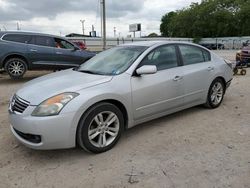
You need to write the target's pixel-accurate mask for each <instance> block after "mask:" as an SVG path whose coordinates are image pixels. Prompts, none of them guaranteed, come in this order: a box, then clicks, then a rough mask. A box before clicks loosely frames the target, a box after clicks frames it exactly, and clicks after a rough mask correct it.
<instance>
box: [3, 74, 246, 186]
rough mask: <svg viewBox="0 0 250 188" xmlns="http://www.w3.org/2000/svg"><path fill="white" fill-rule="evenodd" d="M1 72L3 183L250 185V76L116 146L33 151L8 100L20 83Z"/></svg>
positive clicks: (132, 133) (132, 132) (131, 134)
mask: <svg viewBox="0 0 250 188" xmlns="http://www.w3.org/2000/svg"><path fill="white" fill-rule="evenodd" d="M45 73H47V72H29V73H28V74H27V75H26V76H25V78H24V79H22V80H20V81H13V80H10V79H9V78H8V76H7V75H3V74H0V130H1V132H0V188H2V187H3V188H5V187H23V188H29V187H43V188H44V187H84V188H89V187H98V188H118V187H122V188H126V187H132V188H133V187H146V188H152V187H157V188H158V187H159V188H161V187H164V188H168V187H171V188H177V187H188V188H189V187H190V188H196V187H197V188H199V187H202V188H203V187H204V188H206V187H208V188H211V187H216V188H217V187H218V188H219V187H220V188H224V187H225V188H226V187H228V188H229V187H230V188H231V187H232V188H250V108H249V106H250V100H249V94H250V87H249V82H250V76H249V74H248V75H246V76H236V77H235V79H234V80H233V83H232V86H231V87H230V88H229V90H228V91H227V93H226V96H225V99H224V102H223V104H222V105H221V107H220V108H218V109H215V110H208V109H205V108H203V107H200V106H198V107H194V108H191V109H188V110H184V111H182V112H178V113H175V114H173V115H170V116H166V117H163V118H160V119H157V120H154V121H151V122H149V123H144V124H142V125H139V126H136V127H135V128H132V129H130V130H128V131H126V132H125V133H124V135H123V136H122V138H121V140H120V142H119V143H118V144H117V145H116V147H115V148H113V149H112V150H110V151H108V152H106V153H103V154H98V155H93V154H89V153H86V152H85V151H82V150H80V149H69V150H55V151H35V150H31V149H28V148H26V147H24V146H23V145H21V144H19V143H18V142H17V141H16V140H15V139H14V137H13V136H12V134H11V132H10V130H9V122H8V113H7V103H8V99H9V97H10V95H11V94H12V93H14V92H15V91H16V90H17V89H18V88H19V87H21V85H22V84H23V83H24V82H26V81H28V80H30V79H32V78H35V77H37V76H40V75H43V74H45Z"/></svg>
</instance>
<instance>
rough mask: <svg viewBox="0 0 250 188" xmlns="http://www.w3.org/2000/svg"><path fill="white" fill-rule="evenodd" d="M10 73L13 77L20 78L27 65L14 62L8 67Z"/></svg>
mask: <svg viewBox="0 0 250 188" xmlns="http://www.w3.org/2000/svg"><path fill="white" fill-rule="evenodd" d="M8 71H9V73H10V74H11V75H13V76H20V75H22V74H23V73H24V72H25V65H24V64H23V63H22V62H20V61H17V60H15V61H12V62H10V63H9V65H8Z"/></svg>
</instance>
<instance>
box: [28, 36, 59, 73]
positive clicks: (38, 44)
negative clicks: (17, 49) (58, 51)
mask: <svg viewBox="0 0 250 188" xmlns="http://www.w3.org/2000/svg"><path fill="white" fill-rule="evenodd" d="M28 57H29V60H30V62H31V64H32V67H33V68H41V69H54V68H55V65H56V61H57V59H56V55H55V43H54V42H53V38H52V37H48V36H39V35H33V36H32V40H31V41H30V42H29V45H28Z"/></svg>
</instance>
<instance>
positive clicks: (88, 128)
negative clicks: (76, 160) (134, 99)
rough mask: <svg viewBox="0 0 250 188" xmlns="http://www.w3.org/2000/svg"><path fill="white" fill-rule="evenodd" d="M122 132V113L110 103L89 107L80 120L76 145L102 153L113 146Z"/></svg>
mask: <svg viewBox="0 0 250 188" xmlns="http://www.w3.org/2000/svg"><path fill="white" fill-rule="evenodd" d="M123 130H124V118H123V114H122V112H121V111H120V110H119V108H117V107H116V106H115V105H113V104H111V103H106V102H103V103H99V104H96V105H94V106H93V107H91V108H90V109H89V110H88V111H87V112H86V113H85V114H84V115H83V117H82V118H81V120H80V122H79V125H78V129H77V133H76V134H77V135H76V137H77V144H78V145H79V146H80V147H81V148H82V149H85V150H86V151H89V152H92V153H102V152H105V151H108V150H110V149H111V148H113V147H114V146H115V144H116V143H117V142H118V140H119V139H120V137H121V133H122V132H123Z"/></svg>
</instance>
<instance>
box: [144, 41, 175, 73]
mask: <svg viewBox="0 0 250 188" xmlns="http://www.w3.org/2000/svg"><path fill="white" fill-rule="evenodd" d="M143 65H155V66H156V67H157V70H164V69H169V68H173V67H177V66H178V63H177V56H176V51H175V46H172V45H171V46H170V45H168V46H162V47H159V48H157V49H155V50H153V51H152V52H150V53H149V54H148V55H147V56H146V58H145V59H144V60H143V61H142V63H141V65H140V66H143Z"/></svg>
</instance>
